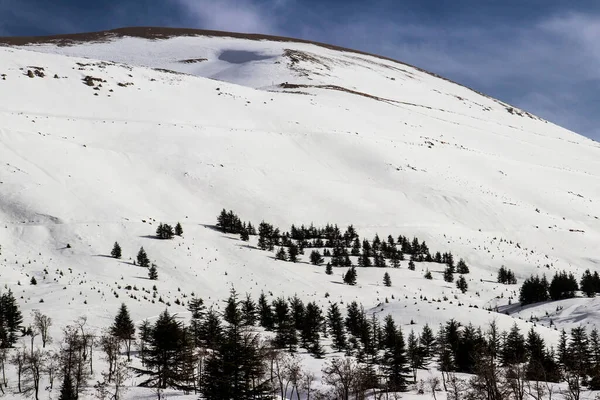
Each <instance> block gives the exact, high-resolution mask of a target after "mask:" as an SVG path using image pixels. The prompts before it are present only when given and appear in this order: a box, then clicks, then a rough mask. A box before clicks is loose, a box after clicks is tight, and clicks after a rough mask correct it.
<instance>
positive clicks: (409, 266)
mask: <svg viewBox="0 0 600 400" xmlns="http://www.w3.org/2000/svg"><path fill="white" fill-rule="evenodd" d="M408 269H410V270H411V271H414V270H415V262H414V261H413V260H410V261H409V262H408Z"/></svg>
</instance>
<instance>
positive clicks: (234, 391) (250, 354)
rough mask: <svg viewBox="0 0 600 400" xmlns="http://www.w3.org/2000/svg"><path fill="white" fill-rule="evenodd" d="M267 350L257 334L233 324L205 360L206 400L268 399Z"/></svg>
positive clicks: (204, 387)
mask: <svg viewBox="0 0 600 400" xmlns="http://www.w3.org/2000/svg"><path fill="white" fill-rule="evenodd" d="M264 351H265V350H264V348H263V346H262V345H261V343H260V339H259V337H258V335H257V334H254V333H251V332H248V331H245V330H243V329H240V326H239V325H236V324H230V325H229V326H228V327H227V329H226V331H225V334H224V336H223V340H222V341H221V342H220V343H219V346H218V348H217V349H216V351H214V352H212V353H210V354H209V356H208V357H207V359H206V367H205V374H204V376H203V397H204V398H205V399H207V400H222V399H236V400H237V399H239V400H250V399H264V398H267V396H268V393H269V391H270V388H269V386H268V385H267V383H268V380H267V379H266V378H265V370H266V369H265V365H264V361H263V356H262V354H263V353H264Z"/></svg>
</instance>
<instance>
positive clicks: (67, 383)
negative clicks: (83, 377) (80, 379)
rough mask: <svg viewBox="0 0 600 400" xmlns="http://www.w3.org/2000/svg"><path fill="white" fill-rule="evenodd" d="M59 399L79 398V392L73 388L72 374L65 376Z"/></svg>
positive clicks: (75, 399) (71, 399)
mask: <svg viewBox="0 0 600 400" xmlns="http://www.w3.org/2000/svg"><path fill="white" fill-rule="evenodd" d="M58 400H77V393H75V389H74V388H73V382H72V381H71V375H70V374H65V376H64V379H63V383H62V386H61V388H60V394H59V395H58Z"/></svg>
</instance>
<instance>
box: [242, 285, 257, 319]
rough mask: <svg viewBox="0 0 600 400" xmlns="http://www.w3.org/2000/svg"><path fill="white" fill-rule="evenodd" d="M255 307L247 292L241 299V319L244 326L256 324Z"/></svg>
mask: <svg viewBox="0 0 600 400" xmlns="http://www.w3.org/2000/svg"><path fill="white" fill-rule="evenodd" d="M256 314H257V307H256V303H255V302H254V300H252V297H251V296H250V294H249V293H246V298H245V299H244V300H242V321H243V325H244V326H254V325H255V324H256V319H257V317H256Z"/></svg>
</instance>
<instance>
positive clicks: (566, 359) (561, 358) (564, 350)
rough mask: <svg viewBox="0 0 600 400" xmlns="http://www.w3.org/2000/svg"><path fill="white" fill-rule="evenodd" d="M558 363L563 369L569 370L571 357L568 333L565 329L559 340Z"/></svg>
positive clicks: (561, 332)
mask: <svg viewBox="0 0 600 400" xmlns="http://www.w3.org/2000/svg"><path fill="white" fill-rule="evenodd" d="M556 350H557V356H558V363H559V364H560V365H561V367H563V368H567V367H568V366H569V365H570V355H569V352H568V347H567V332H565V330H564V329H562V330H561V331H560V337H559V339H558V346H557V347H556Z"/></svg>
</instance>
